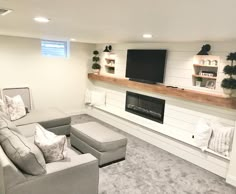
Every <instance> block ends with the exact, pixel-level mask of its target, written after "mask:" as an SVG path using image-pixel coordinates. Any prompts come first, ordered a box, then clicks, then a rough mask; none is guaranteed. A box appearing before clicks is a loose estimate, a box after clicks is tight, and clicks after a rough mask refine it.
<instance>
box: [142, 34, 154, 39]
mask: <svg viewBox="0 0 236 194" xmlns="http://www.w3.org/2000/svg"><path fill="white" fill-rule="evenodd" d="M143 38H152V35H151V34H143Z"/></svg>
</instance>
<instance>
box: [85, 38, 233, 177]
mask: <svg viewBox="0 0 236 194" xmlns="http://www.w3.org/2000/svg"><path fill="white" fill-rule="evenodd" d="M203 44H205V43H152V44H150V43H146V44H141V43H138V44H117V45H113V48H114V50H113V52H114V53H115V54H116V64H115V67H116V70H115V74H114V75H111V74H107V73H106V72H105V68H102V71H101V74H105V75H111V76H116V77H123V78H124V77H125V69H126V54H127V49H131V48H137V49H138V48H140V49H158V48H159V49H167V50H168V57H167V64H166V72H165V82H164V84H165V85H174V86H179V87H184V88H188V89H194V90H201V91H207V92H211V93H216V94H223V92H222V89H221V87H220V82H221V80H222V79H223V78H224V75H223V74H222V73H221V72H222V69H223V67H224V65H225V64H226V60H225V57H226V55H227V54H228V53H229V52H232V51H233V49H234V45H235V43H234V44H233V43H221V42H218V43H215V42H214V43H210V44H211V45H212V54H213V55H218V56H220V59H221V62H220V64H219V68H218V79H217V86H216V90H209V89H203V88H197V87H194V86H192V73H193V57H194V55H195V54H196V53H197V52H198V51H199V49H200V48H201V46H202V45H203ZM104 46H105V45H97V49H98V50H101V51H102V50H103V49H104ZM105 55H106V54H103V55H102V57H101V58H102V61H101V62H102V65H103V64H105V63H103V62H104V61H105V60H104V57H106V56H105ZM103 60H104V61H103ZM90 87H91V88H92V89H96V90H102V91H106V94H107V97H106V106H102V107H99V108H98V109H96V108H95V109H90V110H89V114H91V115H93V116H96V117H97V118H100V119H102V120H104V121H105V122H108V123H110V124H113V125H115V126H117V127H119V128H120V129H122V130H124V131H126V132H128V133H131V134H133V135H135V136H137V137H139V138H141V139H143V140H145V141H148V142H150V143H152V144H154V145H156V146H158V147H160V148H162V149H165V150H167V151H169V152H171V153H173V154H176V155H178V156H180V157H182V158H184V159H186V160H188V161H190V162H193V163H194V164H196V165H199V166H201V167H203V168H205V169H208V170H209V171H211V172H213V173H216V174H218V175H220V176H222V177H226V176H227V171H228V165H229V162H230V161H229V160H227V159H225V158H222V157H219V156H217V155H215V154H211V153H209V152H207V153H202V152H201V151H200V149H198V148H196V146H195V145H194V141H193V139H192V135H193V134H194V127H195V125H196V122H197V121H198V120H199V119H200V118H206V119H210V120H214V119H216V120H218V121H220V122H222V123H224V124H227V125H234V123H235V118H236V111H235V110H230V109H224V108H219V107H213V106H208V105H205V104H199V103H194V102H190V101H185V100H181V99H177V98H172V97H168V96H165V95H159V94H157V93H149V92H143V91H137V90H133V89H129V88H125V87H120V86H116V85H111V84H108V83H104V82H99V81H93V82H91V85H90ZM127 90H128V91H133V92H137V93H141V94H144V95H149V96H153V97H157V98H161V99H165V100H166V106H165V118H164V124H159V123H157V122H154V121H151V120H148V119H145V118H141V117H139V116H137V115H134V114H131V113H128V112H126V111H125V97H126V91H127ZM137 124H138V125H137Z"/></svg>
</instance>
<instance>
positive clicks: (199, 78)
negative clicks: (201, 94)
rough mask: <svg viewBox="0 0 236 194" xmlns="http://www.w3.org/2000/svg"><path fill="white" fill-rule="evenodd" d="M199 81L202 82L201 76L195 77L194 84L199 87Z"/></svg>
mask: <svg viewBox="0 0 236 194" xmlns="http://www.w3.org/2000/svg"><path fill="white" fill-rule="evenodd" d="M201 83H202V78H201V77H197V78H196V86H198V87H201Z"/></svg>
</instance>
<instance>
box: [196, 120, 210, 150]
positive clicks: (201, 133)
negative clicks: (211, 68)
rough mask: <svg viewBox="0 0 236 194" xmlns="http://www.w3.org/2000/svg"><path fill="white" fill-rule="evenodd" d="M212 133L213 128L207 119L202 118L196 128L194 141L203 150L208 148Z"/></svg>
mask: <svg viewBox="0 0 236 194" xmlns="http://www.w3.org/2000/svg"><path fill="white" fill-rule="evenodd" d="M211 134H212V128H211V127H210V125H209V124H208V123H207V121H206V120H205V119H203V118H201V119H200V120H199V121H198V123H197V125H196V128H195V135H194V141H195V144H196V146H198V147H199V148H201V150H202V151H205V150H206V149H207V147H208V143H209V140H210V137H211Z"/></svg>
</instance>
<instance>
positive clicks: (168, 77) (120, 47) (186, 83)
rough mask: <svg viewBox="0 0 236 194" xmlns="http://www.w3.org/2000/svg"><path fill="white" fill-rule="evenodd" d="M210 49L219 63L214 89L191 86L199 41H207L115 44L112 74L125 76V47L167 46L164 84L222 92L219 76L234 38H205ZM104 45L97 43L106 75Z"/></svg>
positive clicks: (202, 43) (233, 48)
mask: <svg viewBox="0 0 236 194" xmlns="http://www.w3.org/2000/svg"><path fill="white" fill-rule="evenodd" d="M208 43H209V44H210V45H211V47H212V49H211V51H210V54H212V55H215V56H219V57H220V63H219V64H218V77H217V80H216V89H215V90H211V89H207V88H199V87H195V86H193V82H192V74H193V72H194V69H193V60H194V55H196V54H197V53H198V51H199V50H200V49H201V47H202V45H204V44H206V42H196V43H136V44H114V45H112V46H113V51H112V52H113V53H115V55H116V64H115V74H114V76H116V77H125V70H126V55H127V49H167V50H168V55H167V63H166V71H165V79H164V84H165V85H172V86H178V87H184V88H186V89H193V90H200V91H206V92H210V93H216V94H223V90H222V88H221V87H220V83H221V81H222V79H223V78H224V77H225V75H224V74H223V68H224V66H225V65H226V64H227V61H226V56H227V55H228V54H229V52H233V51H234V50H235V49H236V48H235V44H236V41H235V42H208ZM104 47H105V45H97V49H98V50H99V51H100V53H101V65H102V69H101V73H102V74H105V75H111V74H108V73H106V71H105V67H104V65H105V64H106V62H105V57H106V55H107V53H103V52H102V51H103V50H104Z"/></svg>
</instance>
